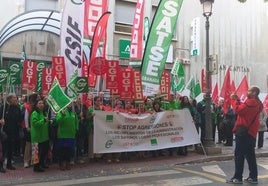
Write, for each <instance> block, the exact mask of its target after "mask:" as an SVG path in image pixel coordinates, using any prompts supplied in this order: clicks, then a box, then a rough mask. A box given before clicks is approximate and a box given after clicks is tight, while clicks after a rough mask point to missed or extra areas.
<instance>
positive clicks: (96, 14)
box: [84, 0, 108, 39]
mask: <svg viewBox="0 0 268 186" xmlns="http://www.w3.org/2000/svg"><path fill="white" fill-rule="evenodd" d="M107 7H108V6H107V0H102V1H96V0H87V1H85V19H84V36H85V37H87V38H91V39H92V38H93V35H94V31H95V28H96V25H97V23H98V20H99V19H100V17H101V15H102V14H103V13H104V12H106V11H107Z"/></svg>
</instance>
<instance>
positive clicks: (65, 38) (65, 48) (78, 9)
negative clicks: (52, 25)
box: [59, 0, 85, 86]
mask: <svg viewBox="0 0 268 186" xmlns="http://www.w3.org/2000/svg"><path fill="white" fill-rule="evenodd" d="M84 4H85V2H84V1H81V0H66V3H65V7H64V10H63V13H62V19H61V29H60V30H61V34H60V36H61V50H60V51H61V56H63V57H64V62H65V67H66V73H65V74H66V82H68V81H69V79H70V78H71V75H72V74H73V72H74V71H75V69H77V68H78V75H81V74H82V67H83V65H82V63H83V30H84ZM59 81H60V83H61V84H62V83H63V82H62V80H60V79H59ZM65 86H66V84H65Z"/></svg>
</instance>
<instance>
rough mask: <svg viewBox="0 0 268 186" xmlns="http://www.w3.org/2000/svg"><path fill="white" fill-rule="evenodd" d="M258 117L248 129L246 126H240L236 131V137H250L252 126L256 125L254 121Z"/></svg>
mask: <svg viewBox="0 0 268 186" xmlns="http://www.w3.org/2000/svg"><path fill="white" fill-rule="evenodd" d="M257 115H258V114H257ZM257 115H256V116H255V117H254V119H253V121H252V122H251V123H250V125H249V126H248V127H245V126H244V125H240V126H238V127H237V128H236V130H235V136H237V137H240V138H243V137H246V136H248V129H249V128H250V127H251V125H252V124H253V123H254V121H255V120H256V118H257Z"/></svg>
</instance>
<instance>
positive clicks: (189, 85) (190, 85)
mask: <svg viewBox="0 0 268 186" xmlns="http://www.w3.org/2000/svg"><path fill="white" fill-rule="evenodd" d="M194 86H195V80H194V77H193V76H191V78H190V79H189V81H188V82H187V84H186V85H185V89H187V90H190V91H191V90H192V89H193V88H194Z"/></svg>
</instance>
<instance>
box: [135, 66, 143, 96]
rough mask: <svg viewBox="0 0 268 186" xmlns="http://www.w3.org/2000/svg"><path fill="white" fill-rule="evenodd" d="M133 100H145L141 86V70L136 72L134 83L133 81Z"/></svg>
mask: <svg viewBox="0 0 268 186" xmlns="http://www.w3.org/2000/svg"><path fill="white" fill-rule="evenodd" d="M133 84H134V86H133V89H134V90H133V92H134V95H133V98H134V99H135V100H142V99H143V92H142V84H141V73H140V71H139V70H135V71H134V81H133Z"/></svg>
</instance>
